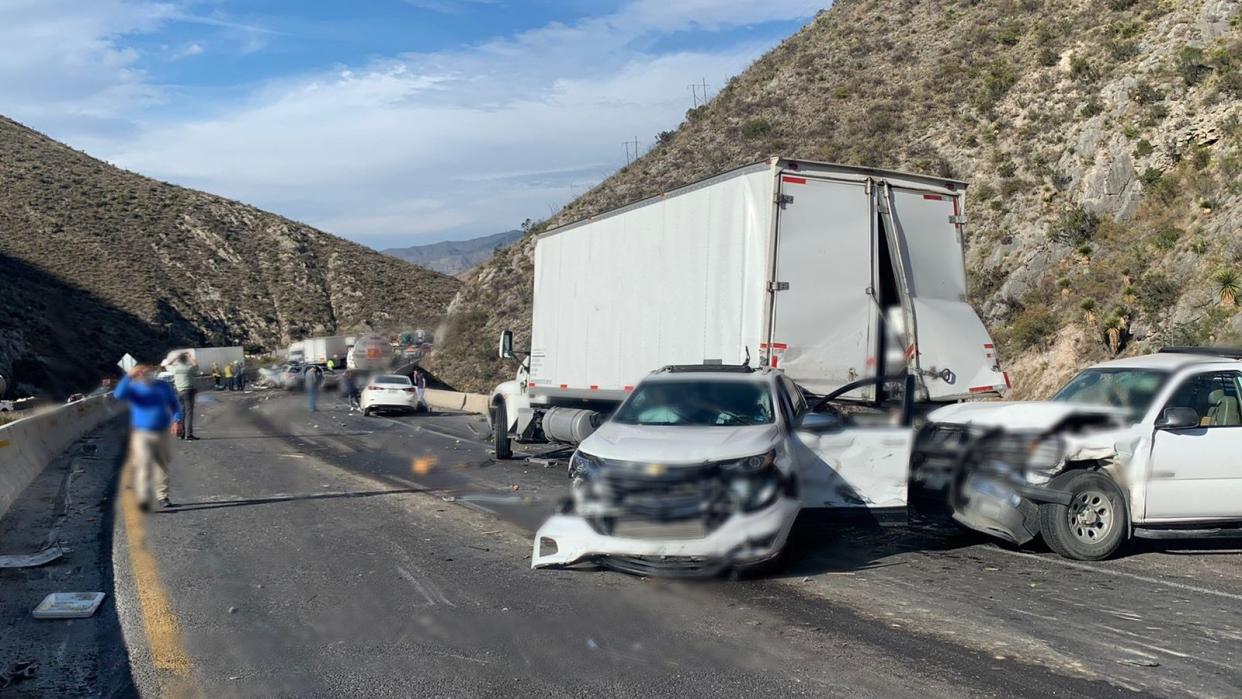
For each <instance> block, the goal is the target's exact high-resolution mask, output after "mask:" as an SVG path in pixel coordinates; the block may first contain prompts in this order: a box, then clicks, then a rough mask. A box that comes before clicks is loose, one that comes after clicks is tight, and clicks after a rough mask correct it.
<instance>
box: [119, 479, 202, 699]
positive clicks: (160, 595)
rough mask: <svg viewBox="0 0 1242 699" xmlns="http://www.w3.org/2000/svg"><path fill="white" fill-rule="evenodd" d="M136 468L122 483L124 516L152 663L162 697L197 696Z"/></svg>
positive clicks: (130, 557) (131, 564)
mask: <svg viewBox="0 0 1242 699" xmlns="http://www.w3.org/2000/svg"><path fill="white" fill-rule="evenodd" d="M132 483H133V468H132V467H131V466H130V465H129V464H126V467H125V475H124V477H123V478H122V483H121V513H122V516H123V518H124V521H125V538H126V543H127V544H128V548H129V566H130V572H131V574H132V575H133V579H134V589H135V590H136V591H137V593H138V607H139V609H140V610H141V612H142V624H143V628H144V629H145V630H146V634H147V648H148V650H149V652H150V654H151V664H152V665H154V666H155V669H156V670H157V673H156V674H157V676H158V678H159V683H160V695H161V696H167V697H182V696H192V695H195V694H197V692H195V691H194V686H193V683H192V680H191V678H190V656H189V654H188V653H186V652H185V646H183V645H182V642H181V626H180V625H179V624H178V623H177V617H176V616H175V615H174V614H173V611H172V602H171V600H170V599H169V596H168V591H167V590H166V589H165V588H164V585H163V583H162V582H160V573H159V567H158V566H157V565H156V562H155V556H154V555H152V553H151V550H150V549H148V548H147V533H146V528H145V523H144V522H143V518H144V515H143V513H142V511H141V510H140V509H139V508H138V497H137V495H136V494H135V493H134V490H133V488H132V487H131V485H132Z"/></svg>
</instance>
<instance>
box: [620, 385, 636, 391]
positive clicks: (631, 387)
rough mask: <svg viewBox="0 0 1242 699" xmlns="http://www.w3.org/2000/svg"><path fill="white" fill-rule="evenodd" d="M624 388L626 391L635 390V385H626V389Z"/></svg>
mask: <svg viewBox="0 0 1242 699" xmlns="http://www.w3.org/2000/svg"><path fill="white" fill-rule="evenodd" d="M622 390H625V391H633V390H634V387H633V386H626V387H625V388H624V389H622Z"/></svg>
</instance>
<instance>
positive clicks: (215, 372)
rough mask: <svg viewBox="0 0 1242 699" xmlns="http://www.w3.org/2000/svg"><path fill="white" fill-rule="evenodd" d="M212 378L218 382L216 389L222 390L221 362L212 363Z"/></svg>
mask: <svg viewBox="0 0 1242 699" xmlns="http://www.w3.org/2000/svg"><path fill="white" fill-rule="evenodd" d="M211 380H212V381H215V382H216V390H217V391H219V390H220V362H213V363H212V365H211Z"/></svg>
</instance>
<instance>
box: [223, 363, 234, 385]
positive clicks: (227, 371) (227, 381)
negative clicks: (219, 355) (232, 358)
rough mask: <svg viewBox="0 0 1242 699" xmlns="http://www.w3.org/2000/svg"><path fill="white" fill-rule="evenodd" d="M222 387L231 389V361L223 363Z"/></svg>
mask: <svg viewBox="0 0 1242 699" xmlns="http://www.w3.org/2000/svg"><path fill="white" fill-rule="evenodd" d="M224 387H225V388H226V389H228V390H230V391H231V390H233V363H232V362H225V363H224Z"/></svg>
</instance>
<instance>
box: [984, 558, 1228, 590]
mask: <svg viewBox="0 0 1242 699" xmlns="http://www.w3.org/2000/svg"><path fill="white" fill-rule="evenodd" d="M992 550H993V551H995V552H997V553H1003V554H1005V555H1006V556H1016V557H1018V558H1025V559H1028V560H1032V561H1040V562H1041V563H1046V564H1054V563H1055V564H1057V565H1062V566H1065V567H1066V568H1074V569H1077V570H1085V571H1088V572H1091V573H1100V574H1102V575H1111V576H1113V577H1119V578H1130V579H1131V580H1138V581H1139V582H1145V583H1151V584H1152V585H1163V586H1165V587H1171V588H1173V589H1175V590H1185V591H1186V592H1198V593H1199V594H1202V595H1215V596H1216V597H1224V598H1226V599H1231V600H1235V601H1237V602H1242V595H1239V594H1236V593H1233V592H1225V591H1224V590H1212V589H1210V588H1206V587H1199V586H1198V585H1188V584H1186V583H1180V582H1176V581H1174V580H1161V579H1160V578H1153V577H1150V576H1147V575H1139V574H1137V573H1127V572H1125V571H1124V570H1112V569H1109V568H1097V567H1095V566H1090V565H1087V564H1085V563H1079V562H1077V561H1067V560H1065V559H1064V558H1048V557H1044V556H1036V555H1033V554H1029V553H1022V552H1020V551H1010V550H1008V549H1003V548H999V547H996V548H993V549H992Z"/></svg>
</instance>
